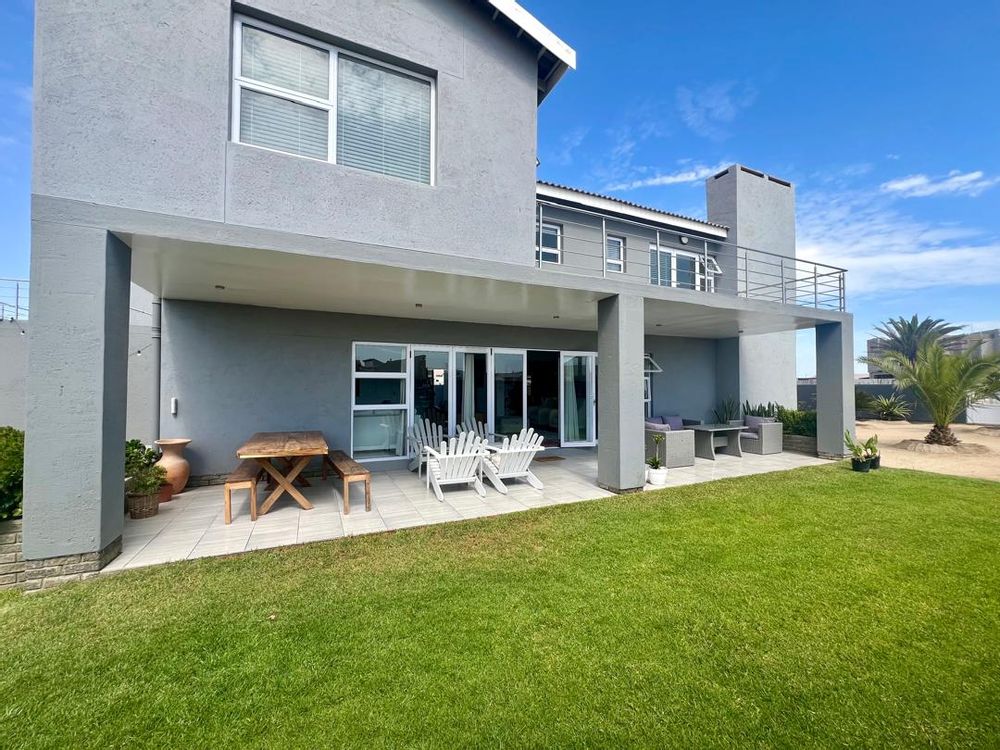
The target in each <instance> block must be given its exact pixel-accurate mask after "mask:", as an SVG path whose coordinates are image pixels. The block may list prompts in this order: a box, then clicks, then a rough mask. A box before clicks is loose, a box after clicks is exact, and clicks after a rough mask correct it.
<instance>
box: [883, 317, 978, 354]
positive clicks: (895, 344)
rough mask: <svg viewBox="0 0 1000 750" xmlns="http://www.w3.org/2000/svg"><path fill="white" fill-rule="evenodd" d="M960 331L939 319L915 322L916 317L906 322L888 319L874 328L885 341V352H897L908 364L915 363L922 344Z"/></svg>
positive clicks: (902, 319) (958, 328)
mask: <svg viewBox="0 0 1000 750" xmlns="http://www.w3.org/2000/svg"><path fill="white" fill-rule="evenodd" d="M960 330H962V329H961V328H960V327H959V326H953V325H951V324H949V323H945V322H944V321H943V320H942V319H940V318H924V319H923V320H917V316H916V315H914V316H913V317H912V318H910V319H909V320H907V319H906V318H904V317H902V316H900V317H899V318H889V319H888V320H887V321H885V322H884V323H883V324H882V325H880V326H875V332H876V333H879V334H881V337H882V338H883V339H884V340H885V342H886V344H885V351H887V352H899V353H900V354H902V355H904V356H905V357H906V358H907V359H908V360H910V362H916V361H917V353H918V352H919V351H920V347H921V346H922V345H923V344H929V343H933V342H935V341H940V340H941V339H943V338H944V337H945V336H948V335H950V334H952V333H956V332H957V331H960Z"/></svg>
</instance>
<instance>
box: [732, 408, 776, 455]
mask: <svg viewBox="0 0 1000 750" xmlns="http://www.w3.org/2000/svg"><path fill="white" fill-rule="evenodd" d="M730 424H732V425H739V426H741V427H743V430H742V431H741V432H740V447H741V448H742V449H743V450H744V451H745V452H747V453H756V454H758V455H763V456H766V455H770V454H772V453H781V447H782V438H781V435H782V424H781V422H779V421H777V420H776V419H775V418H774V417H753V416H746V417H743V419H735V420H732V421H731V422H730Z"/></svg>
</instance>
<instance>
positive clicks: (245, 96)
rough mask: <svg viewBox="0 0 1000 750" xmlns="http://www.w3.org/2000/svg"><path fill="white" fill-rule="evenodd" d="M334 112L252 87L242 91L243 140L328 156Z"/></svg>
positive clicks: (308, 154)
mask: <svg viewBox="0 0 1000 750" xmlns="http://www.w3.org/2000/svg"><path fill="white" fill-rule="evenodd" d="M329 115H330V113H329V112H327V111H326V110H323V109H316V108H314V107H309V106H306V105H305V104H299V103H298V102H293V101H290V100H288V99H282V98H281V97H277V96H271V95H269V94H262V93H260V92H258V91H253V90H251V89H243V90H242V91H241V92H240V141H241V142H242V143H249V144H251V145H253V146H263V147H264V148H273V149H275V150H277V151H286V152H288V153H290V154H298V155H299V156H310V157H312V158H314V159H326V158H327V154H328V153H329V147H328V145H327V134H328V125H327V122H328V120H327V118H328V117H329Z"/></svg>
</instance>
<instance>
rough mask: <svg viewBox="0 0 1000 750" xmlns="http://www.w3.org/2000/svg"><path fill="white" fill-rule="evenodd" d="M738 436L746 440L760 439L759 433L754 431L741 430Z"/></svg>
mask: <svg viewBox="0 0 1000 750" xmlns="http://www.w3.org/2000/svg"><path fill="white" fill-rule="evenodd" d="M740 437H741V438H744V439H746V440H760V435H758V434H757V433H756V432H741V433H740Z"/></svg>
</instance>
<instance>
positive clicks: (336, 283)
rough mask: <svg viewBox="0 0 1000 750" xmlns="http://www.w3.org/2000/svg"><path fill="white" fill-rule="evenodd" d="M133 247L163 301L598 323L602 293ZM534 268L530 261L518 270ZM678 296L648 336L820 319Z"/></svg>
mask: <svg viewBox="0 0 1000 750" xmlns="http://www.w3.org/2000/svg"><path fill="white" fill-rule="evenodd" d="M130 244H131V246H132V251H133V262H132V266H133V270H132V275H133V280H134V281H135V282H136V283H137V284H139V285H140V286H143V287H144V288H146V289H148V290H150V291H151V292H153V293H154V294H158V295H159V296H160V297H163V298H167V299H186V300H198V301H207V302H219V303H225V304H238V305H253V306H258V307H276V308H290V309H300V310H319V311H329V312H342V313H353V314H359V315H382V316H389V317H403V318H417V319H419V318H427V319H433V320H456V321H466V322H473V323H493V324H497V323H501V324H507V325H516V326H529V327H544V328H567V329H573V330H596V329H597V304H596V303H597V301H598V300H599V299H601V298H602V297H605V296H607V295H608V292H607V291H601V290H596V289H589V290H588V289H581V288H568V287H566V286H558V285H553V284H552V283H551V276H550V277H549V279H550V282H549V283H525V282H518V281H505V280H498V279H492V278H484V277H480V276H469V275H464V274H461V273H443V272H440V271H430V270H416V269H410V268H402V267H399V266H397V265H385V264H379V263H372V262H358V261H351V260H345V259H338V258H327V257H318V256H315V255H304V254H298V253H284V252H277V251H274V250H266V249H258V248H247V247H236V246H232V245H221V244H210V243H202V242H190V241H183V240H174V239H164V238H158V237H145V236H138V235H133V236H132V237H131V238H130ZM537 273H540V272H538V271H536V270H535V269H533V268H531V267H528V268H526V269H525V273H524V276H525V277H530V276H532V275H533V274H537ZM538 278H539V280H542V279H543V277H542V276H538ZM598 281H599V280H598ZM581 286H583V284H581ZM220 287H221V288H220ZM683 296H684V297H690V298H691V301H690V302H688V301H677V300H662V299H647V301H646V330H647V333H650V334H656V335H664V336H685V337H697V338H727V337H731V336H736V335H739V333H740V332H743V333H746V334H753V333H769V332H774V331H782V330H794V329H797V328H809V327H812V326H813V325H815V323H816V319H815V318H813V317H810V316H809V315H808V313H810V312H812V311H808V310H805V309H802V308H797V309H795V310H794V312H795V313H796V314H794V315H789V314H787V313H786V312H785V311H784V310H782V309H781V308H780V306H776V305H763V306H761V305H757V306H756V307H757V308H759V309H740V308H741V307H742V308H746V307H747V303H746V301H745V300H732V301H733V303H734V304H735V305H736V307H737V309H734V308H733V307H730V306H726V305H725V304H720V303H723V302H724V298H720V297H719V296H716V295H702V296H703V297H704V302H705V304H699V293H696V292H691V293H685V294H684V295H683ZM765 308H766V309H765ZM789 309H791V308H789Z"/></svg>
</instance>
